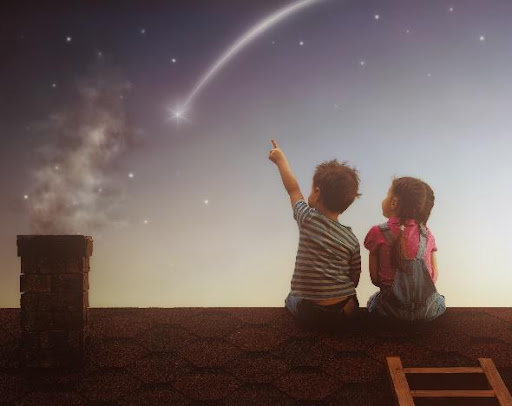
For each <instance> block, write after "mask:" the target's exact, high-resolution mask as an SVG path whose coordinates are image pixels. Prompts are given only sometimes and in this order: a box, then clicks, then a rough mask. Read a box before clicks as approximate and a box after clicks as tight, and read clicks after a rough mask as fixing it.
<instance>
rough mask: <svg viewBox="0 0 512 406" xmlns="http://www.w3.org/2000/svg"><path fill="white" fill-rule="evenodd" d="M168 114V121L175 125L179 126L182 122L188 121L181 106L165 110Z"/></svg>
mask: <svg viewBox="0 0 512 406" xmlns="http://www.w3.org/2000/svg"><path fill="white" fill-rule="evenodd" d="M167 111H168V112H169V119H170V120H174V121H176V124H177V125H179V124H180V122H182V121H188V120H187V116H186V110H185V108H184V107H183V106H177V107H175V108H171V107H169V108H167Z"/></svg>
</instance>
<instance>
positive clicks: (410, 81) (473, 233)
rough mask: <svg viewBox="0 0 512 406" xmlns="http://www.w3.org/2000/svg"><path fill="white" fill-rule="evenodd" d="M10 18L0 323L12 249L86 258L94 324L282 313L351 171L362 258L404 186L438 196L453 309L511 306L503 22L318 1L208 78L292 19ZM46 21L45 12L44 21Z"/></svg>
mask: <svg viewBox="0 0 512 406" xmlns="http://www.w3.org/2000/svg"><path fill="white" fill-rule="evenodd" d="M11 3H12V4H10V5H8V4H7V5H5V4H4V5H2V6H1V7H2V9H1V13H0V20H1V21H0V45H1V54H0V55H1V64H0V70H1V72H0V73H1V74H0V89H1V92H0V134H1V137H0V148H1V152H2V155H1V158H2V159H1V160H0V185H1V186H2V197H1V199H0V210H1V216H2V217H1V218H2V227H1V228H0V307H18V306H19V298H20V293H19V274H20V260H19V258H17V257H16V254H17V253H16V235H19V234H38V233H46V234H84V235H92V236H93V238H94V253H93V256H92V258H91V273H90V305H91V307H104V306H106V307H124V306H136V307H149V306H159V307H173V306H282V305H283V301H284V298H285V297H286V295H287V293H288V291H289V288H290V281H291V276H292V273H293V267H294V262H295V254H296V249H297V243H298V229H297V226H296V223H295V222H294V220H293V217H292V210H291V207H290V204H289V199H288V196H287V194H286V192H285V190H284V188H283V187H282V183H281V179H280V177H279V174H278V171H277V168H276V167H275V166H274V165H273V164H272V163H271V162H270V161H269V160H268V151H269V149H270V148H271V143H270V139H271V138H274V139H276V140H277V142H278V143H279V145H280V146H281V148H282V149H283V150H284V151H285V153H286V154H287V156H288V159H289V161H290V164H291V166H292V169H293V170H294V172H295V174H296V176H297V178H298V180H299V183H300V185H301V188H302V192H303V194H304V195H306V196H307V194H308V193H309V190H310V187H311V178H312V175H313V171H314V168H315V166H316V165H317V164H319V163H320V162H322V161H325V160H329V159H332V158H338V159H339V160H340V161H343V160H347V161H348V162H349V163H350V164H352V165H354V166H356V167H357V168H358V170H359V171H360V177H361V190H360V191H361V193H362V197H361V198H359V199H358V200H356V201H355V202H354V204H353V205H352V206H351V207H350V208H349V209H348V210H347V211H346V212H345V213H343V214H342V215H341V216H340V217H339V221H340V222H341V223H342V224H345V225H348V226H351V227H352V229H353V231H354V233H355V234H356V236H357V237H358V238H359V240H360V243H361V246H362V248H361V254H362V258H363V262H362V268H363V269H362V277H361V282H360V286H359V288H358V296H359V300H360V302H361V304H362V305H363V306H364V305H365V303H366V300H367V298H368V297H369V296H370V294H372V293H373V292H374V291H375V290H376V289H377V288H375V287H374V286H372V285H371V282H370V278H369V272H368V252H367V251H366V249H365V248H364V247H363V244H362V243H363V240H364V237H365V235H366V233H367V231H368V230H369V228H370V227H371V226H372V225H374V224H378V223H381V222H383V221H385V218H384V217H383V216H382V213H381V201H382V199H383V198H384V197H385V196H386V193H387V190H388V188H389V186H390V184H391V180H392V179H393V176H416V177H420V178H421V179H423V180H424V181H426V182H427V183H429V184H430V186H431V187H432V188H433V190H434V192H435V195H436V202H435V206H434V209H433V210H432V214H431V218H430V220H429V223H428V225H429V227H430V229H431V230H432V232H433V234H434V235H435V238H436V241H437V245H438V249H439V250H438V262H439V280H438V283H437V287H438V290H439V291H440V292H441V293H442V294H444V295H445V296H446V303H447V305H448V306H510V305H512V299H511V296H510V286H511V284H512V269H511V265H510V264H511V260H510V256H509V251H508V250H509V247H508V240H507V235H509V234H510V232H511V231H510V230H512V220H511V216H510V207H512V187H511V180H510V179H511V178H512V160H511V158H510V147H512V133H511V129H512V114H511V107H512V75H511V74H510V72H512V45H511V39H512V24H511V22H510V20H511V18H512V2H511V1H510V0H458V1H445V0H443V1H441V0H429V1H424V0H412V1H411V0H347V1H335V0H318V1H312V2H311V3H312V4H310V5H308V6H307V7H303V8H302V9H300V10H297V11H296V12H295V13H293V14H292V15H289V16H287V17H286V18H283V19H282V20H281V21H279V22H278V23H276V24H274V25H272V26H269V27H268V28H267V29H266V30H265V31H264V32H262V33H261V34H260V35H258V36H255V38H254V39H253V40H252V41H249V42H248V43H247V44H246V45H245V46H244V47H243V49H240V51H239V52H238V53H237V54H236V55H234V56H233V58H231V59H230V60H229V61H228V62H227V63H226V64H225V65H224V66H223V67H222V69H220V70H219V71H218V72H217V73H216V74H215V75H214V76H213V77H211V80H209V81H208V82H207V83H205V85H204V86H202V88H201V89H200V91H199V92H198V93H197V94H195V95H194V97H193V99H192V100H191V102H190V103H189V104H187V105H186V106H185V107H186V108H184V106H183V103H184V101H185V100H186V99H187V97H188V96H189V95H190V94H191V92H192V91H193V89H194V87H195V86H196V85H197V84H198V83H199V81H200V80H201V78H202V77H203V75H204V74H205V72H207V71H208V69H210V68H211V67H212V66H213V65H214V64H215V62H216V61H218V60H219V58H220V57H221V56H222V54H223V53H224V52H226V50H228V49H229V47H230V46H232V45H233V44H234V43H235V42H236V41H237V40H238V39H239V38H240V37H241V36H243V35H244V34H246V33H247V32H248V31H249V30H250V29H251V28H252V27H254V26H255V25H257V24H258V23H261V22H262V21H264V20H265V19H266V18H268V17H269V16H272V14H273V13H276V12H278V11H279V10H280V9H282V8H284V7H287V6H290V5H292V4H293V2H289V1H267V0H261V1H235V0H230V1H227V0H226V1H217V0H209V1H195V0H186V1H174V0H173V1H167V2H164V1H150V2H143V1H140V2H134V1H123V2H104V1H87V2H85V1H84V2H62V4H60V3H53V2H51V1H50V2H33V3H28V2H23V1H17V2H14V1H12V2H11ZM41 3H44V5H42V4H41Z"/></svg>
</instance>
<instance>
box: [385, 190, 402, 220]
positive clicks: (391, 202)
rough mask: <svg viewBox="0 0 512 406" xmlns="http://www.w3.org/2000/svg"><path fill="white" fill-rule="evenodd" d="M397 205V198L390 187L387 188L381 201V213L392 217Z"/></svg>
mask: <svg viewBox="0 0 512 406" xmlns="http://www.w3.org/2000/svg"><path fill="white" fill-rule="evenodd" d="M397 205H398V198H397V197H396V196H395V195H394V194H393V192H392V190H391V188H389V190H388V194H387V196H386V197H385V198H384V200H383V201H382V214H383V216H384V217H386V218H390V217H393V216H394V214H395V210H396V207H397Z"/></svg>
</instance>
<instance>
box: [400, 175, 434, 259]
mask: <svg viewBox="0 0 512 406" xmlns="http://www.w3.org/2000/svg"><path fill="white" fill-rule="evenodd" d="M391 193H392V194H393V196H395V197H397V198H398V207H397V211H398V217H399V218H400V234H399V236H398V237H397V238H396V239H395V241H394V242H393V244H392V245H391V264H392V265H393V266H394V267H395V268H397V269H401V261H402V260H404V259H409V258H407V257H406V255H405V250H404V236H403V227H402V226H405V222H406V220H416V221H417V222H418V223H420V224H424V225H425V224H426V223H427V220H428V218H429V217H430V212H431V211H432V207H434V192H433V190H432V188H431V187H430V186H429V185H427V184H426V183H425V182H423V181H422V180H420V179H417V178H411V177H407V176H406V177H402V178H395V179H394V180H393V183H392V184H391Z"/></svg>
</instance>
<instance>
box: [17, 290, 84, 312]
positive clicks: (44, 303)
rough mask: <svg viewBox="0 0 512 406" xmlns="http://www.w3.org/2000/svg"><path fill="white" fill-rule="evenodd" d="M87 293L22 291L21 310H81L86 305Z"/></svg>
mask: <svg viewBox="0 0 512 406" xmlns="http://www.w3.org/2000/svg"><path fill="white" fill-rule="evenodd" d="M88 296H89V295H88V294H87V293H86V292H77V293H74V294H71V293H64V294H57V293H29V292H27V293H22V295H21V312H22V313H27V312H28V313H31V312H66V311H69V312H82V311H83V309H84V308H85V307H86V305H88V303H89V300H88Z"/></svg>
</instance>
